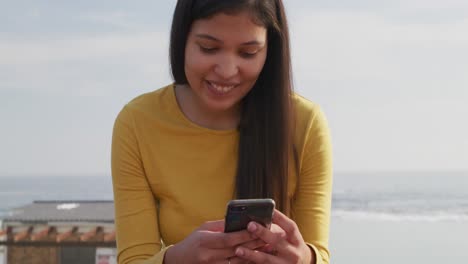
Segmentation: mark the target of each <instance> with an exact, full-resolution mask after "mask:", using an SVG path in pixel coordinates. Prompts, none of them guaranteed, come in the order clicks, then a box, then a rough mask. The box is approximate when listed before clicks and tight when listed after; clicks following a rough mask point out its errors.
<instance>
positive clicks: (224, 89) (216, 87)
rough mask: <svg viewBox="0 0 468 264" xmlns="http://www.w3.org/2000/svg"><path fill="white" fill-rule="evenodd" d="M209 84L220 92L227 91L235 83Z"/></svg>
mask: <svg viewBox="0 0 468 264" xmlns="http://www.w3.org/2000/svg"><path fill="white" fill-rule="evenodd" d="M211 86H213V88H215V89H216V91H218V92H220V93H227V92H229V91H231V90H232V88H234V86H235V85H231V86H222V85H217V84H214V83H211Z"/></svg>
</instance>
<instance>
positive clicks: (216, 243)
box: [200, 230, 256, 249]
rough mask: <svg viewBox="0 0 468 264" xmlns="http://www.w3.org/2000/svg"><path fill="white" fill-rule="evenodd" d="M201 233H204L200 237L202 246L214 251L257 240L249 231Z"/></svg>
mask: <svg viewBox="0 0 468 264" xmlns="http://www.w3.org/2000/svg"><path fill="white" fill-rule="evenodd" d="M201 232H204V233H203V235H202V236H201V237H200V244H201V245H202V246H203V247H206V248H212V249H220V248H230V247H235V246H238V245H241V244H244V243H247V242H249V241H252V240H255V239H256V238H255V237H253V236H252V235H251V234H250V233H249V232H248V231H247V230H242V231H237V232H232V233H220V232H210V231H201Z"/></svg>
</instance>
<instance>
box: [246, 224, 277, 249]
mask: <svg viewBox="0 0 468 264" xmlns="http://www.w3.org/2000/svg"><path fill="white" fill-rule="evenodd" d="M247 231H249V232H250V233H252V234H254V235H255V236H257V237H258V238H260V239H261V240H263V241H265V243H267V244H270V245H271V246H272V247H274V248H284V247H285V246H286V240H285V238H284V235H282V234H281V233H274V232H272V231H271V230H269V229H267V228H265V227H264V226H262V225H260V224H258V223H255V222H250V223H249V224H248V225H247Z"/></svg>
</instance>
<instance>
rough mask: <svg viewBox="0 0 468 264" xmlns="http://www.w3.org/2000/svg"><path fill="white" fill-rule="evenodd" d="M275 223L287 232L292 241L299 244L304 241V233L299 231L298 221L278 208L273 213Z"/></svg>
mask: <svg viewBox="0 0 468 264" xmlns="http://www.w3.org/2000/svg"><path fill="white" fill-rule="evenodd" d="M273 223H275V224H277V225H279V226H280V227H281V228H282V229H283V230H284V231H285V232H286V235H287V237H288V240H289V241H290V242H291V243H293V244H296V245H297V244H298V243H300V242H301V241H302V235H301V233H300V232H299V228H298V226H297V224H296V222H294V221H293V220H291V219H290V218H289V217H287V216H286V215H284V214H283V213H281V212H280V211H279V210H277V209H275V213H274V214H273Z"/></svg>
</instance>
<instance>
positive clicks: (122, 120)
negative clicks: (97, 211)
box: [111, 107, 165, 264]
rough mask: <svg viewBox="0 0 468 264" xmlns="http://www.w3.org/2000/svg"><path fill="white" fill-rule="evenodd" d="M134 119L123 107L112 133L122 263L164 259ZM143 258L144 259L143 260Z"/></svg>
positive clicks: (119, 261) (119, 245)
mask: <svg viewBox="0 0 468 264" xmlns="http://www.w3.org/2000/svg"><path fill="white" fill-rule="evenodd" d="M138 144H139V142H138V138H137V135H136V133H135V129H134V120H133V118H132V115H131V113H130V111H129V109H128V108H127V107H126V108H124V109H123V110H122V111H121V112H120V114H119V116H118V117H117V119H116V121H115V125H114V131H113V137H112V160H111V163H112V181H113V189H114V202H115V225H116V238H117V248H118V257H117V261H118V263H119V264H136V263H146V264H157V263H162V262H163V258H164V253H165V250H162V251H161V247H162V245H161V238H160V234H159V229H158V216H157V208H156V202H155V198H154V196H153V193H152V191H151V188H150V185H149V183H148V181H147V178H146V175H145V170H144V167H143V163H142V159H141V155H140V150H139V146H138ZM143 261H144V262H143Z"/></svg>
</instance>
